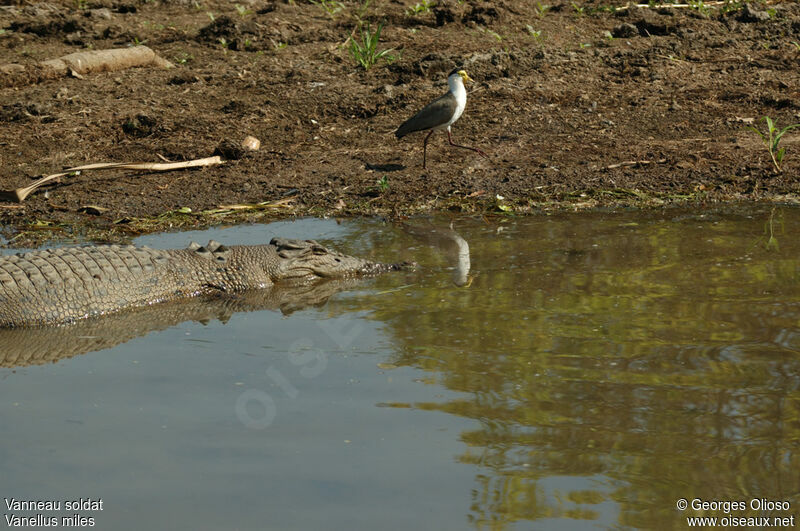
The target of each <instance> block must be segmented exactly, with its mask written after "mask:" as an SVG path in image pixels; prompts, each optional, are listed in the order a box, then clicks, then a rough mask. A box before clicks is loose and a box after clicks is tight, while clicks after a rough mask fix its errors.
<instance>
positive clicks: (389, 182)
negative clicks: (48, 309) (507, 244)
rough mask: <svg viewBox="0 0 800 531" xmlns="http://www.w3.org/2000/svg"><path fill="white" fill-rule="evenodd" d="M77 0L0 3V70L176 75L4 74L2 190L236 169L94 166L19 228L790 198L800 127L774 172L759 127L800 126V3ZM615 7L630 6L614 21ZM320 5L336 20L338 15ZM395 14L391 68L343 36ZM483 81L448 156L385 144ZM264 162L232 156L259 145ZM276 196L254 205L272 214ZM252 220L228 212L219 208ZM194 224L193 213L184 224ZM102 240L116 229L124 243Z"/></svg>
mask: <svg viewBox="0 0 800 531" xmlns="http://www.w3.org/2000/svg"><path fill="white" fill-rule="evenodd" d="M367 4H368V5H366V6H365V5H364V2H356V1H345V2H341V3H340V2H333V1H323V0H318V1H317V2H314V3H312V2H307V1H304V0H295V1H291V0H290V1H265V0H255V1H252V2H247V1H246V0H242V1H241V3H240V4H234V3H230V2H220V1H215V0H211V1H207V0H195V1H189V0H173V1H161V2H159V1H157V0H155V1H149V0H148V1H138V0H75V1H74V2H49V3H35V4H31V3H22V4H19V5H11V6H3V7H0V28H1V29H0V64H4V63H19V64H25V65H31V64H34V63H37V62H39V61H42V60H46V59H52V58H56V57H59V56H63V55H65V54H68V53H73V52H79V51H82V50H87V49H95V50H97V49H105V48H119V47H125V46H130V45H133V44H145V45H146V46H148V47H150V48H152V49H153V50H154V51H155V52H156V53H157V54H159V55H160V56H161V57H163V58H164V59H167V60H169V61H171V62H172V63H173V64H174V65H175V66H174V68H172V69H159V68H151V67H145V68H131V69H126V70H122V71H117V72H106V73H95V74H88V75H83V76H79V77H74V76H70V77H64V78H59V79H50V80H44V81H40V82H38V83H28V82H25V81H24V80H20V79H18V78H14V76H13V75H10V74H9V75H5V76H2V77H0V87H2V88H0V183H2V186H0V188H2V189H3V190H13V189H15V188H18V187H21V186H25V185H27V184H29V183H30V182H31V178H32V177H35V176H37V175H43V174H50V173H55V172H58V171H60V170H61V169H63V168H65V167H69V166H75V165H81V164H87V163H92V162H101V161H102V162H105V161H108V162H122V161H126V162H139V161H153V162H159V161H160V158H159V156H160V157H163V158H165V159H168V160H170V161H181V160H188V159H193V158H200V157H207V156H210V155H211V154H213V153H214V152H215V151H217V152H221V153H222V154H223V156H225V158H226V159H228V160H227V162H226V163H225V164H223V165H221V166H215V167H209V168H205V169H202V170H183V171H176V172H170V173H135V172H129V171H116V172H113V171H112V172H102V173H100V172H98V173H84V174H82V175H79V176H74V177H68V178H65V179H62V181H61V182H60V183H58V184H55V185H53V186H50V187H48V188H45V189H42V190H39V191H38V192H36V193H35V194H34V195H32V196H31V197H30V198H28V199H27V200H26V201H25V202H24V203H21V204H16V203H10V202H5V203H0V223H3V224H6V225H7V226H10V227H12V228H13V230H12V232H13V231H17V230H25V231H28V232H26V233H25V234H23V235H22V236H18V238H17V240H16V242H17V243H19V242H23V241H25V240H27V239H28V238H30V235H29V233H30V232H32V233H37V234H38V233H40V232H41V231H38V230H37V229H45V230H46V233H47V234H51V233H52V234H55V235H56V236H59V237H61V236H64V235H69V234H72V233H79V234H82V235H88V236H90V237H101V238H108V237H112V238H113V237H115V236H114V235H124V234H127V233H135V232H139V231H143V230H156V229H162V228H164V227H168V226H170V225H171V226H202V225H206V224H210V223H219V222H228V221H231V220H235V221H238V220H244V219H257V218H261V217H263V216H292V215H305V214H312V215H323V214H326V215H351V214H371V213H378V214H382V215H386V214H413V213H416V212H420V211H429V210H431V209H450V210H454V211H478V212H499V213H503V212H530V211H535V210H537V209H541V208H551V207H557V206H565V205H566V206H575V207H587V206H589V207H590V206H597V205H601V206H603V205H620V204H633V205H658V204H663V203H671V202H676V201H697V202H709V201H730V200H741V199H746V200H758V199H771V200H776V199H777V200H782V199H786V200H791V201H794V200H795V199H796V198H797V197H798V194H800V185H799V184H798V182H799V181H798V171H799V170H800V128H798V129H797V130H795V131H794V132H789V133H787V134H786V136H785V137H784V138H783V140H782V144H781V146H782V147H783V146H785V148H786V154H785V157H784V161H783V172H782V173H777V172H776V171H775V168H774V166H773V163H772V161H771V159H770V157H769V154H768V153H767V150H766V148H765V146H764V145H763V144H762V143H761V139H760V138H759V137H758V135H756V133H754V132H753V131H751V130H749V129H748V128H747V127H746V126H747V125H748V124H751V123H752V124H755V125H759V126H760V127H761V128H762V129H763V128H764V127H765V126H764V124H763V122H759V121H758V120H759V118H761V117H762V116H765V115H768V116H771V117H772V118H773V119H774V120H775V121H776V123H777V124H778V125H779V126H781V127H783V126H785V125H789V124H792V123H797V122H800V67H798V65H800V4H798V3H796V2H770V3H768V4H751V5H749V6H743V5H740V4H738V3H735V2H725V3H722V2H709V3H707V4H703V3H702V2H699V3H695V4H694V8H685V7H683V8H682V7H663V8H635V7H634V8H629V9H617V10H615V9H614V7H612V6H611V4H609V3H600V2H567V3H554V4H553V5H549V6H548V5H546V2H545V1H542V2H536V1H533V0H514V1H511V0H494V1H491V2H489V1H480V0H477V1H456V0H449V1H448V0H441V1H439V2H435V5H434V6H433V7H426V4H425V3H417V2H416V1H411V0H372V2H368V3H367ZM622 5H623V4H621V3H620V4H618V5H616V6H615V7H621V6H622ZM326 8H327V9H326ZM358 20H362V21H364V25H363V27H365V28H366V27H367V22H368V23H370V24H371V25H370V28H371V30H373V31H374V30H375V28H376V27H377V25H378V24H379V23H381V22H384V23H385V26H384V28H383V33H382V35H381V42H380V44H379V49H384V48H392V49H393V51H392V52H391V54H392V55H393V56H394V60H393V61H392V62H391V63H390V64H389V63H387V62H386V61H383V60H382V61H379V62H378V63H377V64H376V65H375V66H373V67H372V68H370V69H369V70H366V71H365V70H364V69H363V68H362V67H360V66H357V65H356V63H355V61H354V60H353V57H352V56H351V54H350V51H349V49H350V43H349V41H348V38H349V37H350V36H351V35H355V33H353V31H354V28H356V26H357V24H358ZM456 65H463V66H464V67H465V68H466V70H467V71H468V73H469V75H470V76H471V77H473V78H474V79H475V83H474V84H473V85H472V86H470V87H468V89H469V90H470V96H469V102H468V104H467V110H466V112H465V114H464V116H463V117H462V118H461V120H460V121H459V122H458V123H457V124H456V125H455V126H454V130H453V133H454V136H455V139H456V141H460V142H462V143H465V144H469V145H475V146H479V147H480V148H481V149H483V150H484V151H486V152H487V153H489V155H490V158H489V159H483V158H481V157H480V156H478V155H477V154H475V153H473V152H469V151H466V150H457V149H452V148H449V147H447V145H446V144H447V142H446V136H445V135H444V134H441V133H438V134H436V135H434V137H433V139H432V142H431V144H430V146H429V148H430V149H429V153H428V170H427V171H424V170H423V169H422V167H421V162H422V136H421V135H420V134H416V135H411V136H409V137H406V138H404V139H403V140H401V141H397V140H396V139H395V138H394V136H393V134H392V132H393V131H394V129H395V128H396V127H397V126H398V125H399V124H400V123H401V122H402V121H404V120H405V119H406V118H408V117H409V116H410V115H411V114H412V113H413V112H414V111H415V110H416V109H418V108H419V107H421V106H422V105H423V104H425V103H426V102H427V101H429V100H430V99H432V98H433V97H436V96H438V95H439V94H441V93H443V92H444V91H445V90H446V84H445V77H446V75H447V73H448V72H449V71H450V70H451V69H452V68H453V67H454V66H456ZM246 135H253V136H255V137H256V138H258V139H259V140H260V141H261V144H262V147H261V150H260V151H258V152H251V153H243V152H241V151H240V150H238V149H235V146H236V145H237V144H238V143H239V142H240V141H241V140H242V139H243V138H244V137H245V136H246ZM262 203H263V204H262ZM234 205H236V206H238V207H237V208H223V209H220V207H221V206H225V207H230V206H234ZM190 211H191V212H190ZM109 231H110V232H109Z"/></svg>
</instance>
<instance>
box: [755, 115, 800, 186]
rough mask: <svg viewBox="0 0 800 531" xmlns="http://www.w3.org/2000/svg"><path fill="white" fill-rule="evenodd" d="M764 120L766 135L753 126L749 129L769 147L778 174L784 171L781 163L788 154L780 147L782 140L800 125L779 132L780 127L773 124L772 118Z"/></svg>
mask: <svg viewBox="0 0 800 531" xmlns="http://www.w3.org/2000/svg"><path fill="white" fill-rule="evenodd" d="M762 120H763V121H765V122H767V133H766V134H764V133H762V132H761V131H759V130H758V129H756V128H755V127H753V126H749V127H750V129H752V130H753V131H755V132H756V133H758V136H760V137H761V140H762V141H763V142H764V145H766V146H767V151H769V156H770V157H772V163H773V164H774V165H775V169H776V170H778V172H781V171H783V170H782V169H781V163H782V162H783V156H784V154H785V153H786V148H779V147H778V146H779V145H780V142H781V138H782V137H783V135H784V134H786V133H787V132H788V131H791V130H792V129H794V128H796V127H800V124H792V125H789V126H786V127H784V128H783V129H780V130H779V129H778V127H777V126H776V125H775V124H774V123H773V122H772V118H770V117H769V116H765V117H763V118H762Z"/></svg>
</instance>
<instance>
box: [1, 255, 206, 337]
mask: <svg viewBox="0 0 800 531" xmlns="http://www.w3.org/2000/svg"><path fill="white" fill-rule="evenodd" d="M177 253H183V254H186V255H188V254H190V251H188V250H184V251H160V250H156V249H150V248H147V247H134V246H118V245H109V246H84V247H65V248H58V249H46V250H42V251H34V252H31V253H25V254H17V255H13V256H5V257H2V258H0V326H5V327H13V326H31V325H41V324H55V323H64V322H70V321H74V320H77V319H82V318H85V317H90V316H93V315H101V314H104V313H110V312H113V311H116V310H119V309H121V308H124V307H130V306H141V305H144V304H153V303H155V302H159V301H161V300H164V299H166V298H174V297H175V296H179V295H189V294H191V292H192V291H196V290H198V289H200V288H201V286H200V285H199V284H197V283H195V282H193V281H194V280H196V279H197V277H198V276H199V275H198V274H197V272H196V271H195V274H192V275H188V276H184V277H183V278H179V275H175V269H176V258H178V255H177ZM177 262H181V260H177ZM190 277H191V278H190Z"/></svg>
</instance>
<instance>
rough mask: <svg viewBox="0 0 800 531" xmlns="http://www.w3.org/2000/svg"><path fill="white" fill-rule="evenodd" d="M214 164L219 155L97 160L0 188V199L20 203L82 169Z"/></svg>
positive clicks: (178, 167)
mask: <svg viewBox="0 0 800 531" xmlns="http://www.w3.org/2000/svg"><path fill="white" fill-rule="evenodd" d="M214 164H222V159H221V158H220V157H219V156H214V157H207V158H204V159H195V160H187V161H185V162H134V163H127V162H98V163H95V164H87V165H85V166H75V167H74V168H67V169H66V170H64V171H63V172H61V173H54V174H52V175H47V176H46V177H42V178H41V179H39V180H37V181H36V182H34V183H32V184H30V185H28V186H25V187H23V188H17V189H16V190H0V199H5V200H11V201H16V202H18V203H21V202H23V201H25V198H27V197H28V196H29V195H30V194H31V193H33V192H34V191H35V190H36V189H37V188H39V187H40V186H43V185H45V184H47V183H49V182H51V181H54V180H56V179H60V178H61V177H65V176H67V175H70V174H71V173H75V172H80V171H84V170H108V169H125V170H149V171H171V170H182V169H185V168H197V167H200V166H212V165H214Z"/></svg>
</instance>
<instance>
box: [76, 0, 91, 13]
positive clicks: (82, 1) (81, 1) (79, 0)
mask: <svg viewBox="0 0 800 531" xmlns="http://www.w3.org/2000/svg"><path fill="white" fill-rule="evenodd" d="M88 7H89V2H88V1H87V0H75V9H80V10H81V11H83V10H84V9H87V8H88Z"/></svg>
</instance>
